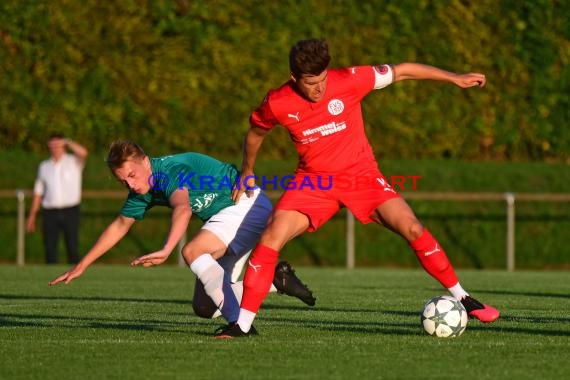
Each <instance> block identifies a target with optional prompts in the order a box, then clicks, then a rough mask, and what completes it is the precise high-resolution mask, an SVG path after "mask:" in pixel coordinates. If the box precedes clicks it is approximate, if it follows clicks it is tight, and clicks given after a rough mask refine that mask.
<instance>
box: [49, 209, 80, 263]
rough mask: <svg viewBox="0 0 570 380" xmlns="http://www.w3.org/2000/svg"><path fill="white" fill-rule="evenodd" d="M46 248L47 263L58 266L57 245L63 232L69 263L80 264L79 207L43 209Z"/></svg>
mask: <svg viewBox="0 0 570 380" xmlns="http://www.w3.org/2000/svg"><path fill="white" fill-rule="evenodd" d="M42 218H43V232H44V247H45V251H46V263H48V264H57V262H58V254H57V243H58V242H59V235H60V233H61V232H63V237H64V239H65V247H66V248H67V261H68V263H69V264H76V263H78V262H79V206H73V207H67V208H59V209H43V210H42Z"/></svg>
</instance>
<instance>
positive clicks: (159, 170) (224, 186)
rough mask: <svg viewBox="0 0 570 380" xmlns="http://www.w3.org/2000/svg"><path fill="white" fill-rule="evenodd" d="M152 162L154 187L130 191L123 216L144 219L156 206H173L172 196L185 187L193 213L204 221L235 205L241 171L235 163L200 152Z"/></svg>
mask: <svg viewBox="0 0 570 380" xmlns="http://www.w3.org/2000/svg"><path fill="white" fill-rule="evenodd" d="M150 165H151V168H152V175H151V176H150V178H149V179H148V181H149V182H148V183H149V185H150V187H151V190H150V191H149V192H148V193H146V194H137V193H134V192H132V191H129V195H128V197H127V200H126V201H125V204H124V205H123V208H122V209H121V211H120V213H121V215H124V216H126V217H129V218H134V219H137V220H140V219H143V218H144V216H145V214H146V212H147V211H148V210H150V209H151V208H152V207H154V206H167V207H170V202H169V199H170V196H171V195H172V194H173V193H174V192H175V191H176V190H181V189H183V188H186V189H188V194H189V198H188V202H189V203H190V206H191V208H192V214H193V215H196V216H197V217H199V218H200V219H201V220H203V221H205V220H208V219H209V218H210V217H211V216H212V215H215V214H217V213H218V212H219V211H220V210H222V209H224V208H226V207H228V206H233V204H234V203H233V201H232V199H231V193H232V189H233V185H234V182H235V180H236V177H237V174H238V170H237V168H236V167H235V166H234V165H230V164H226V163H224V162H221V161H218V160H216V159H215V158H212V157H210V156H206V155H204V154H200V153H181V154H175V155H171V156H164V157H156V158H150Z"/></svg>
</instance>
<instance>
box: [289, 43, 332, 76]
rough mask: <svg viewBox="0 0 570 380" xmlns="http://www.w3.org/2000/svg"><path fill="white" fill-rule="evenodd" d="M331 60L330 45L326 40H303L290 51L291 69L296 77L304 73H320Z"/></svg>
mask: <svg viewBox="0 0 570 380" xmlns="http://www.w3.org/2000/svg"><path fill="white" fill-rule="evenodd" d="M330 61H331V56H330V55H329V45H328V43H327V41H325V40H319V39H315V38H312V39H308V40H302V41H299V42H297V43H296V44H295V45H293V47H291V51H290V52H289V69H290V70H291V73H292V74H293V76H294V77H295V78H301V76H302V75H303V74H311V75H319V74H320V73H322V72H323V71H325V69H326V68H327V66H328V65H329V63H330Z"/></svg>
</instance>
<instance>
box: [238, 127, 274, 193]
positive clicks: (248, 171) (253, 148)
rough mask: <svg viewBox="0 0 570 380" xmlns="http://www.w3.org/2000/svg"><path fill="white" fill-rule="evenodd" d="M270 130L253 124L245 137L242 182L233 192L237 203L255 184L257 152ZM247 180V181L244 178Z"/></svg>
mask: <svg viewBox="0 0 570 380" xmlns="http://www.w3.org/2000/svg"><path fill="white" fill-rule="evenodd" d="M268 132H269V131H268V130H267V129H264V128H260V127H257V126H255V125H253V124H252V125H251V127H250V128H249V130H248V131H247V134H246V136H245V139H244V144H243V159H242V166H241V173H240V183H239V185H238V186H236V187H235V188H234V190H233V192H232V200H233V201H234V203H237V201H238V200H239V198H240V197H241V195H242V194H243V192H244V191H246V189H247V188H250V187H254V186H255V178H254V177H253V176H254V174H253V173H254V171H253V168H254V166H255V160H256V159H257V153H258V152H259V148H260V147H261V144H262V143H263V139H264V138H265V136H266V135H267V133H268ZM246 178H247V180H246V181H245V183H244V182H243V181H244V179H246Z"/></svg>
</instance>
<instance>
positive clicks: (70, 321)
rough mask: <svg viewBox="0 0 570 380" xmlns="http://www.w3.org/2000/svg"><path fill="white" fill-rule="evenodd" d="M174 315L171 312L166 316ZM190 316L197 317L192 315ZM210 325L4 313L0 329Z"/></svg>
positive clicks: (185, 329)
mask: <svg viewBox="0 0 570 380" xmlns="http://www.w3.org/2000/svg"><path fill="white" fill-rule="evenodd" d="M168 316H172V313H169V314H168V315H167V316H166V317H168ZM187 316H188V317H190V318H193V316H192V315H191V314H187ZM190 323H191V324H192V325H204V326H208V325H209V324H210V322H206V320H200V319H197V318H196V320H193V321H191V322H189V321H172V320H171V319H164V320H162V319H147V320H145V319H142V320H141V319H137V320H133V319H130V318H128V319H124V318H101V317H78V316H73V315H70V316H63V315H44V314H19V313H0V328H6V327H34V328H57V329H62V328H63V329H111V330H133V331H152V332H169V333H173V332H175V333H188V332H189V331H188V326H189V325H190Z"/></svg>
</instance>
